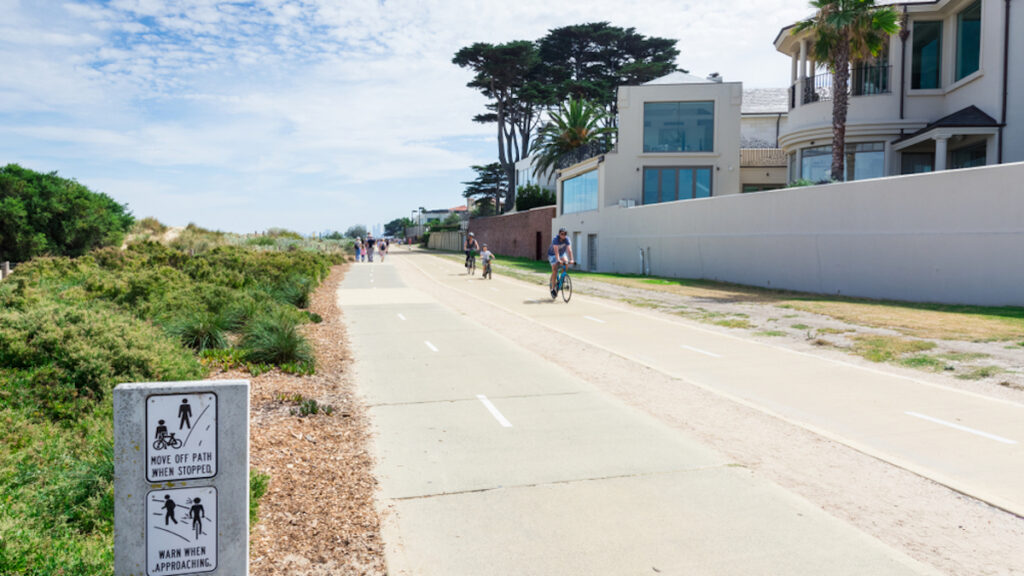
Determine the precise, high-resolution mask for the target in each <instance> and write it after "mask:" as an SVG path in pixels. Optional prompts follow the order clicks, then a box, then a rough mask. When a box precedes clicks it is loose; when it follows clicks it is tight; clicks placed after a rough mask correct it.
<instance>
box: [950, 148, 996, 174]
mask: <svg viewBox="0 0 1024 576" xmlns="http://www.w3.org/2000/svg"><path fill="white" fill-rule="evenodd" d="M987 156H988V149H987V147H986V146H985V143H984V142H980V143H978V144H974V145H972V146H967V147H966V148H960V149H957V150H953V151H952V152H950V154H949V167H950V168H973V167H974V166H984V165H985V161H986V160H987Z"/></svg>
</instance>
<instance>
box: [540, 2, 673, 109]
mask: <svg viewBox="0 0 1024 576" xmlns="http://www.w3.org/2000/svg"><path fill="white" fill-rule="evenodd" d="M538 46H539V52H540V58H541V60H542V61H543V62H544V67H543V74H544V78H545V80H546V82H548V83H550V84H551V85H552V86H554V87H555V89H556V94H555V102H562V101H564V100H565V99H566V98H569V97H572V98H583V99H586V100H590V101H593V102H597V103H599V104H600V105H601V106H603V107H604V108H605V110H606V111H607V113H608V114H607V116H606V118H607V120H608V122H609V123H611V124H614V123H615V116H616V114H617V113H618V106H617V100H618V99H617V95H616V90H617V88H618V87H619V86H627V85H636V84H642V83H644V82H649V81H651V80H654V79H655V78H660V77H662V76H665V75H666V74H669V73H671V72H674V71H676V70H677V68H676V58H677V57H678V56H679V50H678V49H677V48H676V40H672V39H669V38H657V37H647V36H644V35H643V34H639V33H637V31H636V29H635V28H619V27H618V26H612V25H611V24H609V23H608V22H593V23H588V24H576V25H573V26H564V27H562V28H555V29H553V30H550V31H549V32H548V34H547V36H545V37H544V38H542V39H541V40H540V41H539V42H538Z"/></svg>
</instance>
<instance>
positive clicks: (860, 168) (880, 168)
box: [800, 142, 885, 182]
mask: <svg viewBox="0 0 1024 576" xmlns="http://www.w3.org/2000/svg"><path fill="white" fill-rule="evenodd" d="M843 166H844V168H845V169H846V174H845V180H846V181H847V182H851V181H853V180H864V179H866V178H881V177H882V176H885V143H884V142H858V143H856V144H847V145H846V158H844V159H843ZM800 169H801V170H800V177H801V178H803V179H804V180H810V181H811V182H829V181H831V180H832V146H814V147H813V148H804V149H803V155H802V160H801V163H800Z"/></svg>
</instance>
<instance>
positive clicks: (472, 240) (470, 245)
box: [463, 232, 480, 268]
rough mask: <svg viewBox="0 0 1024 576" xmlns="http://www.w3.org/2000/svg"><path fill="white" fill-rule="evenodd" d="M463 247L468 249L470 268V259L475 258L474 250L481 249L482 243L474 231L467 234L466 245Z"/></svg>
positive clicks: (467, 262)
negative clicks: (479, 242) (478, 240)
mask: <svg viewBox="0 0 1024 576" xmlns="http://www.w3.org/2000/svg"><path fill="white" fill-rule="evenodd" d="M463 249H464V250H465V251H466V268H469V260H470V259H471V258H473V252H476V251H477V250H479V249H480V244H478V243H477V241H476V235H474V234H473V233H472V232H470V233H469V235H468V236H466V245H465V246H463Z"/></svg>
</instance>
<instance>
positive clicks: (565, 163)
mask: <svg viewBox="0 0 1024 576" xmlns="http://www.w3.org/2000/svg"><path fill="white" fill-rule="evenodd" d="M613 147H614V145H613V144H611V143H610V142H607V141H605V140H594V141H592V142H588V143H587V144H584V145H583V146H580V147H579V148H576V149H575V150H573V151H571V152H569V153H568V154H566V155H565V156H562V157H561V158H559V159H558V160H557V161H556V162H555V168H556V169H558V170H564V169H565V168H568V167H569V166H572V165H573V164H579V163H580V162H583V161H584V160H588V159H590V158H593V157H595V156H600V155H601V154H604V153H606V152H609V151H610V150H612V148H613Z"/></svg>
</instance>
